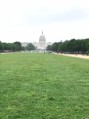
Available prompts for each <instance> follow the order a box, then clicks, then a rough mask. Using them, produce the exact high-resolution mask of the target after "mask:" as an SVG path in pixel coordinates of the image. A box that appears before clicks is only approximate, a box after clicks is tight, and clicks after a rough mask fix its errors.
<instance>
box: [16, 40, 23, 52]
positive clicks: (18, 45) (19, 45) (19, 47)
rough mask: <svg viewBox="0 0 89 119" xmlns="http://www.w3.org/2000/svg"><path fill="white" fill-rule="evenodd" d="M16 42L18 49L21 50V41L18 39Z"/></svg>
mask: <svg viewBox="0 0 89 119" xmlns="http://www.w3.org/2000/svg"><path fill="white" fill-rule="evenodd" d="M14 44H15V45H16V46H17V51H20V50H21V49H22V48H21V43H20V42H18V41H16V42H14Z"/></svg>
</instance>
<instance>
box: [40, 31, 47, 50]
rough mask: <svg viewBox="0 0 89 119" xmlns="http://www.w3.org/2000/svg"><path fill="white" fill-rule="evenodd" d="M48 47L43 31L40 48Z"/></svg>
mask: <svg viewBox="0 0 89 119" xmlns="http://www.w3.org/2000/svg"><path fill="white" fill-rule="evenodd" d="M46 47H47V44H46V39H45V36H44V35H43V31H42V34H41V36H40V37H39V42H38V49H40V50H45V49H46Z"/></svg>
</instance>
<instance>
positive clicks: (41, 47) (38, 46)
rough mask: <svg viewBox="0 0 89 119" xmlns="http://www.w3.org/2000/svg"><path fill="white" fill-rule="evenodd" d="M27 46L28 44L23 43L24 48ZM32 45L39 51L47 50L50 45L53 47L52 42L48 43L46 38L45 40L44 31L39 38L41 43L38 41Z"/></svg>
mask: <svg viewBox="0 0 89 119" xmlns="http://www.w3.org/2000/svg"><path fill="white" fill-rule="evenodd" d="M27 44H28V43H27V42H23V43H22V46H23V47H26V46H27ZM32 44H33V45H34V46H35V47H36V49H38V50H45V49H46V47H47V46H48V45H52V43H51V42H49V43H46V38H45V36H44V34H43V31H42V34H41V35H40V37H39V41H38V42H34V43H32Z"/></svg>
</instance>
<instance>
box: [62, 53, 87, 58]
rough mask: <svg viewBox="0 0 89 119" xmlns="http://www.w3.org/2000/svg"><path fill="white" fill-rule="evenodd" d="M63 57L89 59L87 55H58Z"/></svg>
mask: <svg viewBox="0 0 89 119" xmlns="http://www.w3.org/2000/svg"><path fill="white" fill-rule="evenodd" d="M60 55H64V56H70V57H78V58H83V59H89V56H87V55H81V54H77V55H76V54H60Z"/></svg>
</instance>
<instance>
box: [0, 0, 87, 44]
mask: <svg viewBox="0 0 89 119" xmlns="http://www.w3.org/2000/svg"><path fill="white" fill-rule="evenodd" d="M42 30H43V31H44V35H45V37H46V40H47V42H59V41H61V40H63V41H64V40H70V39H72V38H77V39H78V38H89V0H0V40H1V41H2V42H14V41H20V42H35V41H36V42H38V40H39V36H40V35H41V32H42Z"/></svg>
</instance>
